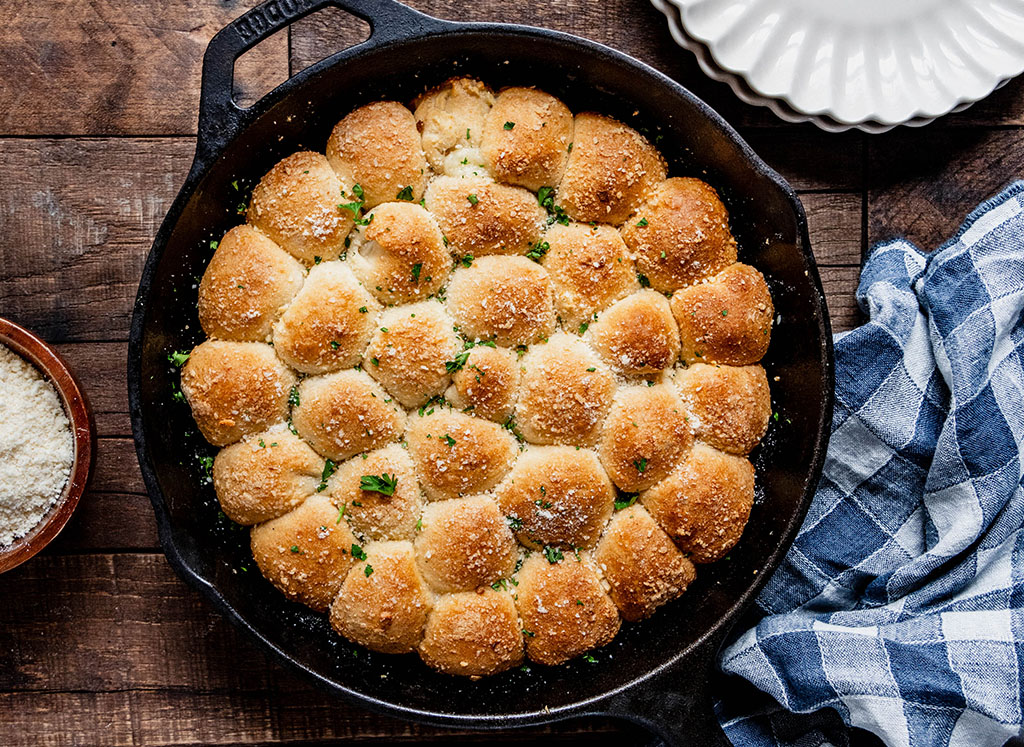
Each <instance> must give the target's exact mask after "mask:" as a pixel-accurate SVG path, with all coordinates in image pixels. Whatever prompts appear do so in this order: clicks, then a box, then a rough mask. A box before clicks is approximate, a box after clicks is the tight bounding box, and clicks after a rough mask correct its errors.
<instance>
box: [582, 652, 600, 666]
mask: <svg viewBox="0 0 1024 747" xmlns="http://www.w3.org/2000/svg"><path fill="white" fill-rule="evenodd" d="M583 661H585V662H587V663H588V664H597V659H595V658H594V657H593V656H592V655H591V654H587V655H585V656H584V657H583Z"/></svg>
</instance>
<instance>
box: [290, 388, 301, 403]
mask: <svg viewBox="0 0 1024 747" xmlns="http://www.w3.org/2000/svg"><path fill="white" fill-rule="evenodd" d="M288 404H289V405H291V406H292V407H298V406H299V388H298V387H297V386H293V387H292V388H291V390H290V391H289V392H288Z"/></svg>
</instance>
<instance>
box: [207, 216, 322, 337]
mask: <svg viewBox="0 0 1024 747" xmlns="http://www.w3.org/2000/svg"><path fill="white" fill-rule="evenodd" d="M303 278H304V272H303V268H302V265H301V264H299V262H298V261H297V260H296V259H295V258H294V257H292V256H291V255H290V254H288V252H286V251H284V250H283V249H282V248H281V247H279V246H278V245H277V244H275V243H274V242H273V241H271V240H270V239H268V238H267V237H266V236H264V235H263V234H262V233H260V232H259V231H257V230H256V229H255V228H253V227H252V226H250V225H241V226H235V227H234V228H232V229H231V230H230V231H228V232H227V233H226V234H224V238H222V239H221V240H220V243H219V244H218V245H217V250H216V251H215V252H214V253H213V258H212V259H211V260H210V264H208V265H207V266H206V271H205V272H204V273H203V279H202V280H201V281H200V283H199V323H200V324H201V325H202V327H203V331H204V332H205V333H206V334H207V335H209V336H210V337H214V338H219V339H221V340H236V341H238V342H244V341H252V342H266V341H267V340H269V339H270V330H271V327H272V326H273V324H274V321H275V320H276V319H277V317H278V314H279V313H280V311H281V307H283V306H284V305H285V304H287V303H288V302H289V301H291V300H292V298H293V297H294V296H295V294H296V293H298V292H299V288H301V287H302V281H303Z"/></svg>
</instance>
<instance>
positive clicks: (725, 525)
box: [640, 443, 754, 563]
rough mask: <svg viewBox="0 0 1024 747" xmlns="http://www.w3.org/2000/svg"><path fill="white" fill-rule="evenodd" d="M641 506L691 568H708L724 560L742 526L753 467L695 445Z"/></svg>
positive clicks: (751, 488)
mask: <svg viewBox="0 0 1024 747" xmlns="http://www.w3.org/2000/svg"><path fill="white" fill-rule="evenodd" d="M640 501H641V502H642V503H643V505H644V508H646V509H647V510H648V511H649V512H650V514H651V516H653V517H654V518H655V519H656V520H657V522H658V523H659V524H661V527H662V528H663V529H664V530H665V531H666V532H667V533H668V535H669V536H670V537H672V539H673V540H674V541H675V543H676V544H677V545H679V547H680V549H682V550H683V551H684V552H688V553H690V557H691V559H692V560H693V562H694V563H712V562H714V561H716V560H718V559H720V558H722V557H725V554H726V553H727V552H729V550H731V549H732V548H733V546H734V545H735V544H736V543H737V542H738V541H739V539H740V535H741V534H742V533H743V527H745V526H746V524H747V519H748V518H749V516H750V509H751V507H752V506H753V504H754V467H753V465H751V463H750V462H749V461H747V460H746V459H744V458H743V457H738V456H732V455H731V454H723V453H722V452H720V451H718V450H716V449H713V448H711V447H710V446H705V445H704V444H701V443H697V444H694V446H693V449H691V450H690V455H689V456H688V457H687V458H686V460H685V461H684V462H683V463H682V464H681V465H680V466H679V467H678V468H677V469H676V471H675V472H673V473H672V474H671V475H669V476H668V477H667V478H665V479H664V480H662V481H661V482H660V483H658V484H657V485H655V486H654V487H653V488H651V489H650V490H648V491H647V492H645V493H643V494H642V495H641V496H640Z"/></svg>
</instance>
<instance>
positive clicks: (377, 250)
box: [348, 202, 452, 305]
mask: <svg viewBox="0 0 1024 747" xmlns="http://www.w3.org/2000/svg"><path fill="white" fill-rule="evenodd" d="M366 220H368V221H369V224H367V225H360V226H359V227H358V228H357V229H356V231H355V232H354V233H353V234H352V242H351V248H350V249H349V253H348V265H349V267H351V268H352V272H354V273H355V275H356V277H358V278H359V279H360V280H361V281H362V283H363V285H364V286H366V290H368V291H369V292H370V293H372V294H373V295H374V296H375V297H376V298H377V300H379V301H380V302H381V303H383V304H387V305H391V304H400V303H409V302H411V301H422V300H424V299H426V298H427V297H428V296H431V295H433V294H434V293H437V291H438V290H440V289H441V287H442V286H443V285H444V283H445V281H446V280H447V279H448V274H449V273H450V272H451V266H452V260H451V256H450V255H449V254H448V250H447V249H446V248H445V246H444V238H443V237H442V236H441V229H440V228H438V227H437V221H435V220H434V216H432V215H431V214H430V213H428V212H427V211H426V210H424V209H423V207H422V206H420V205H413V204H410V203H403V202H388V203H385V204H383V205H380V206H379V207H376V208H374V209H373V210H372V211H370V213H369V214H368V215H367V217H366Z"/></svg>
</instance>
